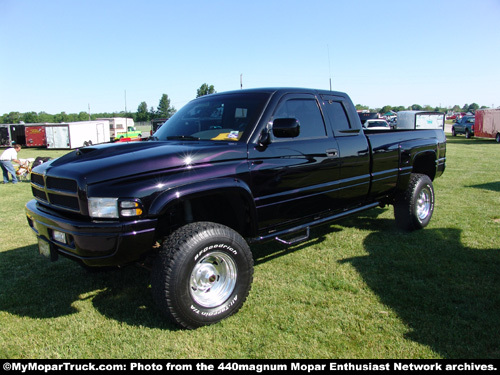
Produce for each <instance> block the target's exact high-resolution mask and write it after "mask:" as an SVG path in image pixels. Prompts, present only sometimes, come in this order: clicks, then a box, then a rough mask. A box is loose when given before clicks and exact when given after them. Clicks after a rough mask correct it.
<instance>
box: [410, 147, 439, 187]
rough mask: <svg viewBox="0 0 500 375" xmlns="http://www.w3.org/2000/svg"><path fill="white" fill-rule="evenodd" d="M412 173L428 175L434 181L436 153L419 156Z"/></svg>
mask: <svg viewBox="0 0 500 375" xmlns="http://www.w3.org/2000/svg"><path fill="white" fill-rule="evenodd" d="M412 172H413V173H422V174H426V175H427V176H429V178H430V179H431V180H432V181H434V177H436V155H435V154H434V153H425V154H422V155H418V156H417V157H416V158H415V160H414V161H413V171H412Z"/></svg>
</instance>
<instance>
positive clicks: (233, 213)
mask: <svg viewBox="0 0 500 375" xmlns="http://www.w3.org/2000/svg"><path fill="white" fill-rule="evenodd" d="M252 207H253V206H252V205H251V202H249V201H248V199H247V198H245V197H244V196H243V195H242V194H241V193H240V192H238V191H233V190H231V189H229V190H221V191H218V192H217V193H214V192H208V193H206V194H201V195H199V194H198V195H194V196H190V197H185V198H182V199H178V200H176V201H175V202H172V203H170V204H169V207H168V208H167V210H166V214H165V215H163V216H162V217H161V218H160V221H159V229H160V233H159V235H160V237H163V236H166V235H168V234H170V233H171V232H172V231H174V230H175V229H177V228H179V227H182V226H184V225H186V224H189V223H193V222H199V221H210V222H213V223H218V224H222V225H225V226H228V227H229V228H231V229H233V230H235V231H236V232H238V233H239V234H240V235H241V236H243V237H251V236H253V235H255V233H256V218H255V213H254V211H253V208H252Z"/></svg>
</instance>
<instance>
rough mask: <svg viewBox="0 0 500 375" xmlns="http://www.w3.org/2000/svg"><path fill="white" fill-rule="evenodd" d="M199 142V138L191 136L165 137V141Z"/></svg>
mask: <svg viewBox="0 0 500 375" xmlns="http://www.w3.org/2000/svg"><path fill="white" fill-rule="evenodd" d="M178 140H182V141H199V140H200V138H198V137H193V136H192V135H171V136H168V137H167V141H178Z"/></svg>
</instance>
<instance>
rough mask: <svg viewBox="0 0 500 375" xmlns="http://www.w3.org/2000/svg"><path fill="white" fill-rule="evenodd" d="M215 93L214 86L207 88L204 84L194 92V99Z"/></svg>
mask: <svg viewBox="0 0 500 375" xmlns="http://www.w3.org/2000/svg"><path fill="white" fill-rule="evenodd" d="M216 92H217V91H215V88H214V85H210V86H209V85H208V84H206V83H204V84H203V85H201V86H200V88H199V89H198V90H197V91H196V97H197V98H199V97H200V96H204V95H210V94H215V93H216Z"/></svg>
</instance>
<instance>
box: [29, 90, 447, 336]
mask: <svg viewBox="0 0 500 375" xmlns="http://www.w3.org/2000/svg"><path fill="white" fill-rule="evenodd" d="M445 154H446V138H445V136H444V133H443V131H442V130H383V131H375V130H374V131H370V130H364V129H363V128H362V126H361V122H360V119H359V116H358V115H357V113H356V110H355V108H354V106H353V104H352V102H351V100H350V99H349V97H348V96H347V95H346V94H344V93H341V92H334V91H320V90H309V89H290V88H279V89H252V90H239V91H234V92H227V93H219V94H212V95H207V96H203V97H201V98H198V99H195V100H193V101H192V102H190V103H188V104H187V105H186V106H185V107H183V108H182V109H181V110H179V111H178V112H177V113H176V114H175V115H174V116H173V117H172V118H170V119H169V120H168V121H167V122H166V123H165V124H164V125H163V126H162V127H161V128H160V129H159V130H158V131H157V132H156V133H154V135H153V136H152V138H151V139H150V140H149V141H147V142H131V143H120V144H112V145H97V146H88V147H84V148H80V149H77V150H75V151H73V152H70V153H69V154H67V155H65V156H63V157H61V158H58V159H55V160H53V161H51V162H48V163H44V164H42V165H41V166H39V167H37V168H35V169H34V170H33V173H32V175H31V186H32V191H33V195H34V198H35V199H33V200H31V201H30V202H28V203H27V205H26V213H27V218H28V223H29V225H30V226H31V228H32V229H33V231H34V232H35V234H36V236H37V238H38V244H39V251H40V253H41V254H43V255H45V256H47V257H49V258H50V259H52V260H56V259H57V258H58V256H60V255H62V256H65V257H69V258H71V259H74V260H77V261H78V262H80V263H82V264H83V265H84V266H86V267H108V266H124V265H127V264H130V263H134V262H137V261H142V260H143V259H145V258H146V257H148V258H149V259H153V261H152V270H151V272H152V277H151V287H152V292H153V296H154V299H155V300H156V302H157V304H158V305H159V307H160V308H161V309H162V310H163V311H164V312H165V314H166V315H167V316H168V317H169V318H171V319H172V320H173V321H174V322H175V323H177V324H179V325H181V326H182V327H185V328H196V327H200V326H203V325H207V324H212V323H215V322H218V321H220V320H222V319H223V318H226V317H228V316H229V315H231V314H234V313H235V312H236V311H238V310H239V308H240V307H241V306H242V305H243V303H244V301H245V300H246V298H247V296H248V293H249V291H250V287H251V283H252V280H253V258H252V253H251V250H250V248H249V244H251V243H255V242H260V241H266V240H277V241H280V242H283V243H285V244H294V243H298V242H300V241H304V240H306V239H308V238H309V235H310V231H309V229H310V228H311V227H312V226H315V225H320V224H323V223H326V222H329V221H332V220H335V219H339V218H343V217H345V216H347V215H351V214H355V213H358V212H360V211H362V210H366V209H370V208H373V207H376V206H379V205H382V206H383V205H387V204H391V205H394V213H395V217H396V223H397V224H398V225H399V226H401V227H402V228H403V229H405V230H414V229H420V228H423V227H425V226H426V225H427V224H428V222H429V220H430V218H431V216H432V213H433V210H434V190H433V185H432V181H433V180H434V178H436V177H438V176H440V175H441V174H442V173H443V171H444V169H445V160H446V158H445Z"/></svg>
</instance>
